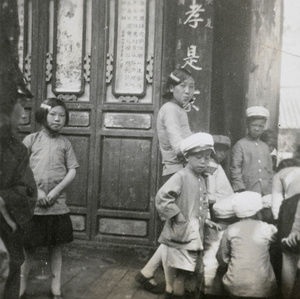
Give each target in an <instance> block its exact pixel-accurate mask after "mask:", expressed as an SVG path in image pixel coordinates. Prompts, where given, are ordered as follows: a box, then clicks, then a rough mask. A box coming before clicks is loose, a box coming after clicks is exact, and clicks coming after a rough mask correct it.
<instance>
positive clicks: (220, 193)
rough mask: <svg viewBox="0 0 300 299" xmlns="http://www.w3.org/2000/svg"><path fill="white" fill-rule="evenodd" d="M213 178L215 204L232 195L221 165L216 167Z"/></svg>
mask: <svg viewBox="0 0 300 299" xmlns="http://www.w3.org/2000/svg"><path fill="white" fill-rule="evenodd" d="M213 176H215V182H216V184H215V185H216V190H215V198H216V201H217V202H218V201H219V200H222V199H224V198H226V197H228V196H230V195H232V194H233V190H232V187H231V185H230V183H229V180H228V178H227V175H226V173H225V171H224V169H223V167H222V166H221V165H219V166H218V169H217V171H216V172H215V173H214V174H213Z"/></svg>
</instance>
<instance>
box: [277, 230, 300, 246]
mask: <svg viewBox="0 0 300 299" xmlns="http://www.w3.org/2000/svg"><path fill="white" fill-rule="evenodd" d="M281 242H283V243H286V244H287V245H288V246H289V247H296V246H297V245H298V244H299V243H300V232H292V233H290V234H289V236H288V237H287V238H284V239H282V240H281Z"/></svg>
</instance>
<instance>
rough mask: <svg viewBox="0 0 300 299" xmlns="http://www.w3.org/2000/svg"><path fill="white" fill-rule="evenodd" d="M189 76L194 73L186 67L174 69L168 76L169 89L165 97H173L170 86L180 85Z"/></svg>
mask: <svg viewBox="0 0 300 299" xmlns="http://www.w3.org/2000/svg"><path fill="white" fill-rule="evenodd" d="M189 77H192V73H191V72H189V71H188V70H186V69H184V68H180V69H177V70H175V71H173V72H172V73H171V74H170V75H169V77H168V81H167V91H166V93H165V94H164V95H163V96H164V98H167V99H171V98H172V97H173V93H172V92H171V91H170V87H171V86H176V85H179V84H180V83H182V82H183V81H185V80H186V79H188V78H189Z"/></svg>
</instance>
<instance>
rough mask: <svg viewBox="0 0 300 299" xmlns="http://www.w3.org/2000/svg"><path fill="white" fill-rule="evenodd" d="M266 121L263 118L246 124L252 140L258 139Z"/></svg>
mask: <svg viewBox="0 0 300 299" xmlns="http://www.w3.org/2000/svg"><path fill="white" fill-rule="evenodd" d="M265 125H266V120H265V119H263V118H255V119H252V120H249V122H248V132H249V135H250V136H251V137H252V138H253V139H259V138H260V136H261V135H262V133H263V132H264V129H265Z"/></svg>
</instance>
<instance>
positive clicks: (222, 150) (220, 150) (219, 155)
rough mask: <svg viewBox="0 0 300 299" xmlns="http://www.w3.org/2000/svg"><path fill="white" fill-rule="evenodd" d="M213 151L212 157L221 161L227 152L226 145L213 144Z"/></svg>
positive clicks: (218, 161)
mask: <svg viewBox="0 0 300 299" xmlns="http://www.w3.org/2000/svg"><path fill="white" fill-rule="evenodd" d="M214 148H215V153H213V154H212V158H213V159H214V160H215V161H216V162H217V163H219V164H220V163H221V162H222V161H223V160H224V159H225V157H226V154H227V152H228V147H227V146H226V145H224V144H215V146H214Z"/></svg>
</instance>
